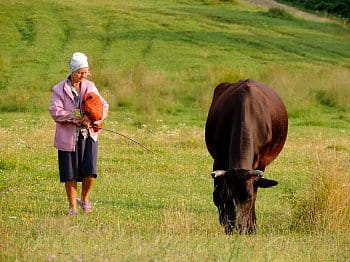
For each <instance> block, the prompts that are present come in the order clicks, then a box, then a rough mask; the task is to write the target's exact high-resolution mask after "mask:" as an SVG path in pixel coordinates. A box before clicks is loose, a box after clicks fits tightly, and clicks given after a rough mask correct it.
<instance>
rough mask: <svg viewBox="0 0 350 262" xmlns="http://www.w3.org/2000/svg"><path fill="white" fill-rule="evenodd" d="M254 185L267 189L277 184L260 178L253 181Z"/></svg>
mask: <svg viewBox="0 0 350 262" xmlns="http://www.w3.org/2000/svg"><path fill="white" fill-rule="evenodd" d="M254 184H255V185H256V186H258V187H261V188H268V187H272V186H276V185H277V184H278V182H277V181H275V180H271V179H266V178H262V177H260V178H258V179H257V180H255V181H254Z"/></svg>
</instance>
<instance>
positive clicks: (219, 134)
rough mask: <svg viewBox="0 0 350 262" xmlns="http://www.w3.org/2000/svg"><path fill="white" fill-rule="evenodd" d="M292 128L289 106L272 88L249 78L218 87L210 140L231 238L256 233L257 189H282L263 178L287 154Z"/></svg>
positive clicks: (222, 215) (223, 220)
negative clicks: (269, 166) (283, 153)
mask: <svg viewBox="0 0 350 262" xmlns="http://www.w3.org/2000/svg"><path fill="white" fill-rule="evenodd" d="M287 130H288V116H287V111H286V108H285V106H284V104H283V102H282V101H281V99H280V98H279V96H278V95H277V94H276V93H275V91H274V90H273V89H272V88H271V87H269V86H266V85H264V84H261V83H257V82H255V81H254V80H251V79H247V80H241V81H239V82H237V83H221V84H219V85H218V86H217V87H216V88H215V91H214V97H213V101H212V104H211V106H210V110H209V113H208V118H207V122H206V127H205V141H206V145H207V148H208V151H209V153H210V154H211V156H212V157H213V159H214V165H213V172H212V174H211V175H212V177H213V178H214V192H213V200H214V203H215V205H216V206H217V208H218V211H219V220H220V224H221V225H223V226H224V227H225V232H226V234H231V233H232V231H233V229H235V228H236V229H237V230H238V232H239V233H248V234H251V233H253V232H254V231H255V228H256V216H255V200H256V196H257V190H258V187H261V188H268V187H271V186H275V185H277V182H276V181H273V180H269V179H265V178H263V177H262V175H263V172H264V171H265V167H266V166H267V165H269V164H270V163H271V162H272V161H273V160H274V159H275V158H276V157H277V156H278V154H279V153H280V152H281V150H282V148H283V146H284V143H285V141H286V138H287Z"/></svg>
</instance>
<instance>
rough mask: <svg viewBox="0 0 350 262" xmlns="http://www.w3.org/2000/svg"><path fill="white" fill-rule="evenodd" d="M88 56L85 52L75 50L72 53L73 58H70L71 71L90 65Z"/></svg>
mask: <svg viewBox="0 0 350 262" xmlns="http://www.w3.org/2000/svg"><path fill="white" fill-rule="evenodd" d="M87 59H88V58H87V56H86V55H84V54H83V53H80V52H75V53H73V55H72V58H71V59H70V60H69V70H70V72H71V73H73V72H74V71H76V70H78V69H80V68H84V67H89V64H88V61H87Z"/></svg>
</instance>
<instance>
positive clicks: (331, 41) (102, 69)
mask: <svg viewBox="0 0 350 262" xmlns="http://www.w3.org/2000/svg"><path fill="white" fill-rule="evenodd" d="M77 4H79V2H78V1H60V2H47V1H40V0H35V1H34V0H33V1H9V2H6V1H5V2H1V3H0V8H1V10H2V11H1V13H0V21H1V23H0V27H1V31H2V32H3V35H4V37H2V38H1V39H0V48H1V50H2V52H1V55H0V74H1V76H2V79H1V82H0V92H1V96H0V97H1V98H0V105H1V106H0V110H2V111H32V110H39V111H42V110H46V108H47V101H48V99H49V96H50V88H51V86H52V85H54V84H55V83H56V82H58V81H59V80H61V79H62V78H63V77H65V76H66V74H67V72H68V71H67V61H68V59H69V57H70V55H71V53H72V52H73V51H76V50H80V51H82V52H85V53H87V54H88V56H89V59H90V64H91V69H92V73H93V74H92V77H91V79H92V80H93V81H95V82H96V84H97V85H98V86H99V88H100V89H101V90H102V92H104V93H105V94H106V95H107V96H108V97H109V101H110V104H111V106H112V109H117V108H126V109H128V108H129V109H131V110H138V111H145V110H146V111H147V112H148V113H149V114H157V113H161V112H165V113H170V114H184V113H185V114H186V112H191V114H193V113H195V112H194V110H195V111H199V115H202V117H203V113H202V112H203V111H202V110H204V111H205V110H206V108H207V105H208V102H209V100H210V96H211V90H212V89H213V88H214V86H215V85H216V84H217V83H218V82H220V81H223V80H229V81H236V80H238V79H240V78H248V77H250V78H255V79H257V80H260V81H264V82H267V83H268V84H272V85H274V86H275V87H276V88H279V89H281V90H280V92H281V95H282V96H283V97H284V96H287V94H290V91H288V92H287V93H286V94H285V92H284V91H283V89H286V88H288V89H290V88H293V89H295V93H293V95H296V96H298V95H299V92H300V91H299V89H301V90H304V89H305V88H306V89H308V90H310V89H312V88H316V89H321V90H316V91H315V92H314V91H313V93H320V92H321V93H322V95H325V96H326V97H325V99H326V100H327V99H330V100H332V101H333V102H332V103H334V104H335V106H336V107H338V108H340V109H341V110H347V109H348V106H347V103H346V104H344V102H343V101H341V98H339V96H340V97H344V94H343V89H344V88H345V87H344V84H343V83H338V82H337V85H340V86H339V88H338V90H340V91H339V92H336V94H335V96H334V97H329V90H328V89H329V85H330V84H331V83H329V81H330V78H329V77H326V76H327V75H336V76H339V77H345V78H346V81H347V80H348V79H349V74H348V68H349V64H350V49H349V48H348V46H349V43H350V30H349V29H346V28H343V27H341V26H340V25H337V24H332V23H319V22H313V21H305V20H302V19H299V18H295V17H292V16H283V14H282V15H279V14H273V13H270V12H269V11H268V10H266V9H259V8H255V7H254V6H249V5H247V4H245V3H243V2H242V3H240V2H238V1H232V2H231V1H222V2H221V1H209V0H208V1H203V0H202V1H190V0H187V1H184V0H182V1H175V2H174V1H171V2H170V1H165V0H163V1H162V0H158V1H150V2H144V1H131V2H128V3H126V2H125V1H107V0H106V1H89V3H86V4H85V5H84V11H83V12H80V11H79V10H77V9H75V8H74V7H75V6H76V5H77ZM304 70H306V71H308V76H307V79H308V81H312V82H314V85H313V86H311V85H308V86H307V87H292V86H288V85H291V84H292V83H290V82H291V81H294V80H292V79H295V78H298V81H300V82H305V79H303V74H304ZM282 75H283V79H279V78H280V77H281V76H282ZM310 76H312V79H310ZM319 77H326V78H327V79H325V80H323V79H318V78H319ZM282 82H286V85H287V86H283V85H281V83H282ZM318 82H322V83H323V84H322V85H323V86H319V84H318ZM145 90H146V91H145ZM338 93H342V95H340V94H338ZM346 95H348V94H346ZM311 96H314V95H312V94H310V96H306V97H304V98H307V99H308V100H309V99H310V104H314V102H315V101H311V100H312V99H314V98H312V97H311ZM138 97H143V98H146V99H142V102H141V100H140V99H138ZM158 98H161V99H158ZM286 100H287V105H288V107H289V108H290V110H291V111H292V113H293V112H297V111H300V110H303V108H300V107H299V105H298V102H297V100H295V101H294V100H292V101H289V100H290V98H288V97H287V98H286ZM316 103H318V102H317V101H316ZM155 105H157V106H155ZM308 106H309V105H308ZM311 106H312V105H311ZM194 107H195V108H194ZM312 107H313V106H312ZM298 108H299V109H298ZM304 109H305V108H304ZM311 111H312V110H311Z"/></svg>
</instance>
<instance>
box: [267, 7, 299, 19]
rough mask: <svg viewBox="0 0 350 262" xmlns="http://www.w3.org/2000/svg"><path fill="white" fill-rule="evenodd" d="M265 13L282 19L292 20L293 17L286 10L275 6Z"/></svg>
mask: <svg viewBox="0 0 350 262" xmlns="http://www.w3.org/2000/svg"><path fill="white" fill-rule="evenodd" d="M267 15H268V16H269V17H273V18H280V19H284V20H292V19H293V16H292V15H290V14H289V13H288V12H286V11H285V10H284V9H281V8H277V7H272V8H270V9H269V11H268V12H267Z"/></svg>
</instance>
